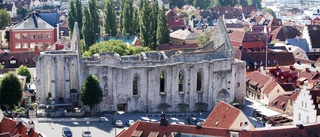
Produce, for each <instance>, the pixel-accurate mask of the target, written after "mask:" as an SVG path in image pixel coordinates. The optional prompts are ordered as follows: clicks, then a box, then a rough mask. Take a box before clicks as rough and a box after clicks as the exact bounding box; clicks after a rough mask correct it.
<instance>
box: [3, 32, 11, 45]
mask: <svg viewBox="0 0 320 137" xmlns="http://www.w3.org/2000/svg"><path fill="white" fill-rule="evenodd" d="M4 38H5V39H6V40H7V42H8V43H9V42H10V32H9V30H6V32H5V34H4Z"/></svg>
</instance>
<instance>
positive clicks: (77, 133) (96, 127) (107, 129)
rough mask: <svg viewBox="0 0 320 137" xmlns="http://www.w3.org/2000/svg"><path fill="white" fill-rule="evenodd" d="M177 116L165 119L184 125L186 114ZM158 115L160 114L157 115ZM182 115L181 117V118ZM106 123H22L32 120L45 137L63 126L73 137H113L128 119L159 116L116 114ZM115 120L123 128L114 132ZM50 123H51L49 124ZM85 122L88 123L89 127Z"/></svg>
mask: <svg viewBox="0 0 320 137" xmlns="http://www.w3.org/2000/svg"><path fill="white" fill-rule="evenodd" d="M176 114H179V115H178V116H167V119H168V120H169V122H170V123H172V124H184V121H185V118H186V114H185V113H184V114H182V113H176ZM208 114H209V112H205V113H190V115H194V117H197V118H206V117H207V116H208ZM157 115H160V114H157ZM182 115H183V116H182ZM105 117H106V121H102V122H100V121H99V120H100V118H97V117H93V118H89V120H87V119H84V118H32V119H26V118H24V119H23V120H24V121H26V122H27V121H29V120H33V121H34V123H35V128H36V131H37V132H40V133H42V134H44V135H45V136H46V137H59V136H62V135H61V129H62V127H64V126H67V127H70V129H71V131H72V132H73V135H74V137H81V133H82V131H84V130H88V128H89V130H90V131H91V133H92V136H93V137H113V136H114V135H115V132H117V133H119V132H121V131H122V130H124V129H126V128H128V126H127V125H126V124H125V122H126V121H127V120H129V119H132V120H135V121H136V120H138V119H139V120H144V121H150V120H158V119H160V117H159V116H152V115H151V114H150V115H149V114H146V113H132V114H127V113H125V114H121V115H120V114H117V115H116V116H115V115H111V114H107V115H105ZM115 117H116V118H117V119H120V120H122V121H123V123H124V127H123V128H117V129H116V131H115V128H114V125H113V124H112V120H113V118H115ZM50 121H51V122H50ZM86 121H90V122H89V127H88V124H87V123H86Z"/></svg>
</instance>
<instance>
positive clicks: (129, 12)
mask: <svg viewBox="0 0 320 137" xmlns="http://www.w3.org/2000/svg"><path fill="white" fill-rule="evenodd" d="M121 2H123V4H121V5H122V6H123V7H121V11H120V12H121V13H120V20H121V24H120V25H121V28H122V29H121V33H122V35H126V33H130V34H132V30H133V29H132V20H133V12H134V11H133V10H134V9H133V6H132V5H133V4H132V3H133V1H132V0H122V1H121Z"/></svg>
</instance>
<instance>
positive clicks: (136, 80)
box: [132, 74, 139, 95]
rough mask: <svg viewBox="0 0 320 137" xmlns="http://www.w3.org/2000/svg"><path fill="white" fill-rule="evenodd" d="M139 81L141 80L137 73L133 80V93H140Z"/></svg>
mask: <svg viewBox="0 0 320 137" xmlns="http://www.w3.org/2000/svg"><path fill="white" fill-rule="evenodd" d="M138 82H139V77H138V75H137V74H136V75H134V77H133V82H132V94H133V95H138V93H139V89H138Z"/></svg>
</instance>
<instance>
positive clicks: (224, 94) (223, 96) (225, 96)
mask: <svg viewBox="0 0 320 137" xmlns="http://www.w3.org/2000/svg"><path fill="white" fill-rule="evenodd" d="M219 100H222V101H224V102H226V103H229V102H231V97H230V93H229V92H228V91H227V90H226V89H222V90H220V91H219V92H218V93H217V96H216V101H217V102H218V101H219Z"/></svg>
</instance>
